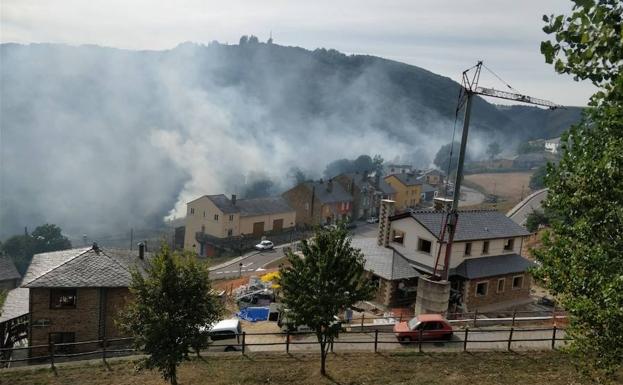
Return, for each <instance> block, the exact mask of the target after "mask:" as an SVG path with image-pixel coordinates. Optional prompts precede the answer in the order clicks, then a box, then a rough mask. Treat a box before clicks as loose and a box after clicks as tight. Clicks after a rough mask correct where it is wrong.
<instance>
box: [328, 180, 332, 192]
mask: <svg viewBox="0 0 623 385" xmlns="http://www.w3.org/2000/svg"><path fill="white" fill-rule="evenodd" d="M331 191H333V179H329V180H328V181H327V192H331Z"/></svg>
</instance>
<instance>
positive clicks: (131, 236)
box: [130, 227, 134, 251]
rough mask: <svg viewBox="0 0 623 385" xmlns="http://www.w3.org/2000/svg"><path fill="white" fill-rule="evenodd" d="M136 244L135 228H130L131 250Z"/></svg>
mask: <svg viewBox="0 0 623 385" xmlns="http://www.w3.org/2000/svg"><path fill="white" fill-rule="evenodd" d="M133 245H134V228H133V227H132V228H130V251H132V246H133Z"/></svg>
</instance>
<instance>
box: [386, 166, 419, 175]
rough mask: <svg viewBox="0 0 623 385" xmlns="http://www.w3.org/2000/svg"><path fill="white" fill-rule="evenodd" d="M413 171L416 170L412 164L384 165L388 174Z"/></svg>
mask: <svg viewBox="0 0 623 385" xmlns="http://www.w3.org/2000/svg"><path fill="white" fill-rule="evenodd" d="M413 171H414V168H413V166H412V165H410V164H393V163H388V164H385V165H383V172H384V174H385V175H386V176H387V175H394V174H406V173H412V172H413Z"/></svg>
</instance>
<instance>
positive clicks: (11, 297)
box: [0, 287, 30, 322]
mask: <svg viewBox="0 0 623 385" xmlns="http://www.w3.org/2000/svg"><path fill="white" fill-rule="evenodd" d="M29 298H30V291H29V290H28V289H25V288H22V287H18V288H15V289H12V290H9V292H8V293H7V296H6V299H5V300H4V305H2V312H1V313H2V315H0V322H4V321H7V320H10V319H11V318H16V317H19V316H21V315H24V314H28V303H29Z"/></svg>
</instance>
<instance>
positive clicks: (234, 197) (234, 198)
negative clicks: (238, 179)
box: [231, 194, 236, 206]
mask: <svg viewBox="0 0 623 385" xmlns="http://www.w3.org/2000/svg"><path fill="white" fill-rule="evenodd" d="M231 204H232V205H234V206H235V205H236V194H232V195H231Z"/></svg>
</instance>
